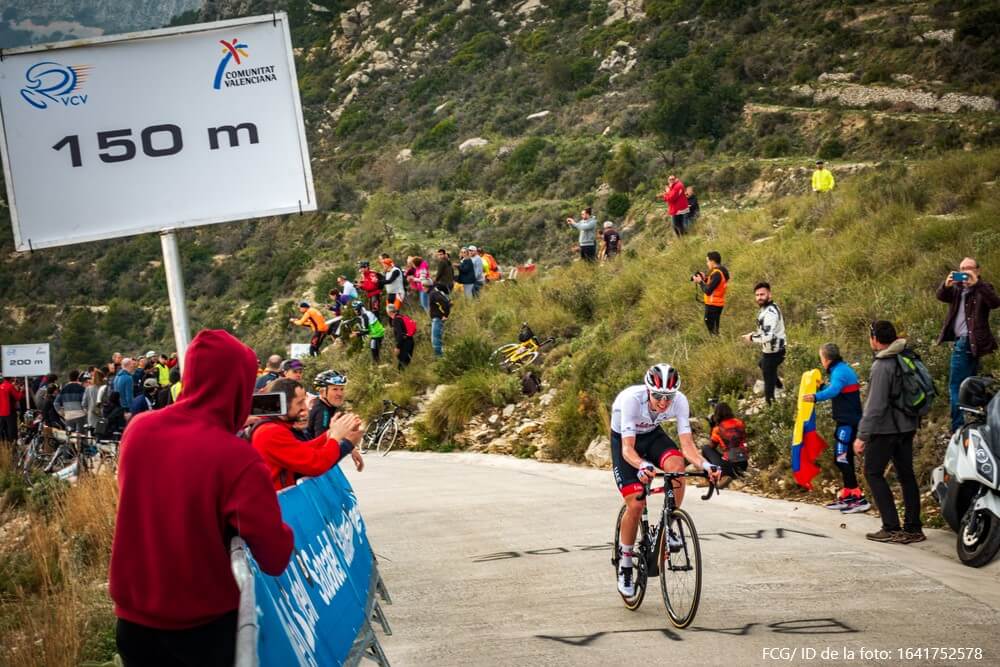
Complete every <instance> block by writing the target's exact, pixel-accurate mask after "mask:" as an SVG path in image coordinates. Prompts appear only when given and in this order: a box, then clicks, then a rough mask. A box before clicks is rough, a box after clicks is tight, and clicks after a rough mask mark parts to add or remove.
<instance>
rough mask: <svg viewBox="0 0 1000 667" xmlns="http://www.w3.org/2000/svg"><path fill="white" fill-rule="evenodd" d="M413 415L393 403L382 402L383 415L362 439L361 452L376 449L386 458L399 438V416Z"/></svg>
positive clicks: (371, 425)
mask: <svg viewBox="0 0 1000 667" xmlns="http://www.w3.org/2000/svg"><path fill="white" fill-rule="evenodd" d="M401 414H407V415H409V414H412V413H411V412H410V411H409V410H407V409H406V408H404V407H403V406H401V405H397V404H396V403H393V402H392V401H382V414H380V415H379V416H378V417H376V418H375V420H373V421H372V422H371V423H369V424H368V428H366V429H365V434H364V436H362V438H361V452H362V453H364V452H367V451H368V450H370V449H374V450H375V451H376V452H378V453H379V454H381V455H382V456H385V455H386V454H388V453H389V451H390V450H391V449H392V447H393V445H395V444H396V439H397V438H398V437H399V431H400V426H399V416H400V415H401Z"/></svg>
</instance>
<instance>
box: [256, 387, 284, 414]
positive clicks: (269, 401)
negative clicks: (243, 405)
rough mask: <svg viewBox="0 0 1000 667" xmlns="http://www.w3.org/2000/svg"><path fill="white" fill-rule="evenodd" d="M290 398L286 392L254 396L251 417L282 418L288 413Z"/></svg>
mask: <svg viewBox="0 0 1000 667" xmlns="http://www.w3.org/2000/svg"><path fill="white" fill-rule="evenodd" d="M287 401H288V398H287V397H286V396H285V393H284V392H281V391H276V392H272V393H269V394H254V395H253V403H252V404H251V406H250V416H251V417H280V416H281V415H284V414H287V413H288V402H287Z"/></svg>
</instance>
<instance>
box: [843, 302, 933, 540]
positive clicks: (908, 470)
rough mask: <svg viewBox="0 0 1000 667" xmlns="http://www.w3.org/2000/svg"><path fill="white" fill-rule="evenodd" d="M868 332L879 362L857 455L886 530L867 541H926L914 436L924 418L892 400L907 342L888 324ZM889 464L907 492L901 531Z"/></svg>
mask: <svg viewBox="0 0 1000 667" xmlns="http://www.w3.org/2000/svg"><path fill="white" fill-rule="evenodd" d="M868 333H869V340H868V343H869V345H871V348H872V350H874V352H875V361H874V362H873V363H872V369H871V377H870V379H869V380H868V400H867V401H866V402H865V408H864V416H862V417H861V423H860V424H858V437H857V439H855V441H854V453H855V454H857V455H858V456H861V455H864V457H865V479H867V480H868V488H870V489H871V491H872V496H874V498H875V505H876V506H877V507H878V511H879V514H881V515H882V529H881V530H879V531H878V532H874V533H868V534H867V535H865V537H867V538H868V539H869V540H872V541H874V542H895V543H897V544H910V543H911V542H922V541H924V540H925V539H927V538H926V537H924V533H923V530H922V529H921V524H920V487H919V486H917V477H916V475H914V474H913V436H914V434H915V433H916V431H917V427H918V426H919V425H920V420H919V419H918V418H917V417H911V416H910V415H908V414H906V413H905V412H903V411H901V410H897V409H896V408H895V407H894V406H893V401H892V396H893V394H897V393H899V391H900V389H899V387H898V384H899V379H898V374H897V371H896V366H897V363H898V362H897V361H896V356H897V355H899V353H900V352H902V351H903V350H904V349H906V339H905V338H897V337H896V327H894V326H893V325H892V322H886V321H885V320H879V321H877V322H873V323H872V325H871V327H870V329H869V332H868ZM889 461H892V466H893V468H895V470H896V478H897V479H898V480H899V485H900V486H901V487H902V488H903V506H904V507H905V517H904V522H903V527H902V530H900V526H899V513H898V512H897V511H896V501H895V498H893V495H892V489H890V488H889V483H888V482H886V481H885V468H886V466H887V465H889Z"/></svg>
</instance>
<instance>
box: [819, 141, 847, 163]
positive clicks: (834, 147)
mask: <svg viewBox="0 0 1000 667" xmlns="http://www.w3.org/2000/svg"><path fill="white" fill-rule="evenodd" d="M846 151H847V149H846V148H845V147H844V144H843V143H841V141H840V140H839V139H827V140H826V141H824V142H823V143H822V144H821V145H820V147H819V152H818V153H817V154H816V156H817V157H818V158H820V159H821V160H836V159H838V158H842V157H844V153H845V152H846Z"/></svg>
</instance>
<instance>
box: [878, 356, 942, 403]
mask: <svg viewBox="0 0 1000 667" xmlns="http://www.w3.org/2000/svg"><path fill="white" fill-rule="evenodd" d="M893 386H894V387H895V389H896V391H895V392H894V393H891V394H890V396H889V400H890V401H891V403H892V406H893V407H894V408H896V409H897V410H899V411H900V412H902V413H903V414H905V415H909V416H910V417H925V416H926V415H927V413H929V412H930V411H931V406H932V405H933V404H934V399H935V398H936V397H937V388H936V387H935V386H934V378H932V377H931V374H930V371H928V370H927V366H925V365H924V362H923V361H921V360H920V355H918V354H917V353H916V352H914V351H913V350H911V349H909V348H906V349H904V350H903V351H902V352H900V353H899V354H897V355H896V375H895V377H894V383H893Z"/></svg>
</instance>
